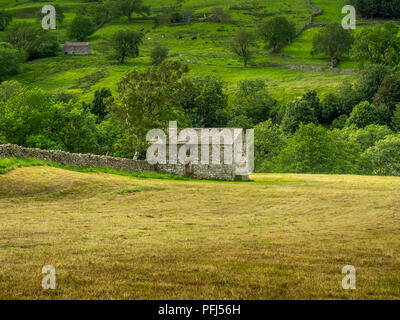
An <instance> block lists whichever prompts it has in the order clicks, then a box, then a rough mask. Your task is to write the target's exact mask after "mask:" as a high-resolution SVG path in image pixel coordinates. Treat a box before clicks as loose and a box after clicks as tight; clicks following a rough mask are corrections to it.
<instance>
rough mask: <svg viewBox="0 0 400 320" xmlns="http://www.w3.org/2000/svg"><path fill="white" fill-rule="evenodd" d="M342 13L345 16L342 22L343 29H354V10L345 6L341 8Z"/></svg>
mask: <svg viewBox="0 0 400 320" xmlns="http://www.w3.org/2000/svg"><path fill="white" fill-rule="evenodd" d="M342 13H343V14H347V15H346V16H345V17H344V18H343V20H342V27H343V29H346V30H349V29H353V30H354V29H355V28H356V22H357V20H356V19H357V17H356V8H354V7H353V6H350V5H347V6H344V7H343V8H342Z"/></svg>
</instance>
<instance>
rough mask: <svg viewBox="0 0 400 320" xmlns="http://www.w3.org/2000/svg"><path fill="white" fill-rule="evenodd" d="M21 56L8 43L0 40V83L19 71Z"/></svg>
mask: <svg viewBox="0 0 400 320" xmlns="http://www.w3.org/2000/svg"><path fill="white" fill-rule="evenodd" d="M22 61H23V58H22V56H21V54H20V52H19V51H18V50H16V49H14V48H13V47H12V46H11V45H10V44H8V43H4V42H3V43H2V42H0V83H1V82H2V81H4V80H6V79H7V78H8V77H10V76H13V75H15V74H17V73H19V72H20V71H21V63H22Z"/></svg>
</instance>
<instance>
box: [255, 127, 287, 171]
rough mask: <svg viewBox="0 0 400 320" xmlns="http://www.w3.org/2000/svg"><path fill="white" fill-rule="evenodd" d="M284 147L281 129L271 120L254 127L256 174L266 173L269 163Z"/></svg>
mask: <svg viewBox="0 0 400 320" xmlns="http://www.w3.org/2000/svg"><path fill="white" fill-rule="evenodd" d="M285 145H286V137H285V134H284V132H283V131H282V129H281V127H280V126H279V125H277V124H274V123H273V122H272V121H271V119H268V120H267V121H264V122H261V123H259V124H258V125H256V126H255V127H254V148H255V149H254V156H255V167H256V170H257V171H258V172H268V171H269V170H270V169H271V168H270V167H271V163H270V161H271V160H272V159H273V158H274V157H276V156H278V155H279V153H280V151H281V150H282V149H283V147H284V146H285Z"/></svg>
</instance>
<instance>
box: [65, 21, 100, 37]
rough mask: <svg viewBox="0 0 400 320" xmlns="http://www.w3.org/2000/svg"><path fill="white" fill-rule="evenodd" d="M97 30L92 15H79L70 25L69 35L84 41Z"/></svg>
mask: <svg viewBox="0 0 400 320" xmlns="http://www.w3.org/2000/svg"><path fill="white" fill-rule="evenodd" d="M95 31H96V25H95V22H94V21H93V18H92V17H89V16H82V15H77V16H76V17H75V18H74V19H73V20H72V21H71V24H70V25H69V27H68V37H69V38H70V39H73V40H78V41H84V40H86V39H87V38H88V37H90V36H91V35H92V34H93V33H94V32H95Z"/></svg>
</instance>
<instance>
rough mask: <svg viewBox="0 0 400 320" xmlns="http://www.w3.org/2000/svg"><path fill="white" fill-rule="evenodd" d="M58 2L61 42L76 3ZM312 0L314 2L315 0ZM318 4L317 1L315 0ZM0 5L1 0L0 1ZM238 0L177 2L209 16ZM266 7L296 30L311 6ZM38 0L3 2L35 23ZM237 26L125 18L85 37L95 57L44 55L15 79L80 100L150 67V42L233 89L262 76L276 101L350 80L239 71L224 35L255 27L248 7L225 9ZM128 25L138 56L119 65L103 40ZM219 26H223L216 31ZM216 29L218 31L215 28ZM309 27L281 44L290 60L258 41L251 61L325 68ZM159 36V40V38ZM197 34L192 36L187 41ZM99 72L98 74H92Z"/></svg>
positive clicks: (333, 10) (331, 11)
mask: <svg viewBox="0 0 400 320" xmlns="http://www.w3.org/2000/svg"><path fill="white" fill-rule="evenodd" d="M56 2H57V3H59V4H60V5H62V6H63V7H64V9H65V11H66V19H65V23H64V26H60V27H59V28H58V30H57V31H56V32H57V33H58V36H59V39H60V41H67V40H68V39H67V37H66V30H65V26H66V25H68V23H69V22H70V21H71V19H72V18H73V17H74V12H75V10H76V8H77V6H78V5H80V1H79V0H77V1H71V0H65V1H63V0H59V1H56ZM148 2H149V3H150V4H151V6H152V7H153V8H154V9H157V8H161V7H162V6H166V5H168V4H172V3H173V1H171V0H169V2H168V3H167V2H166V1H161V0H157V1H148ZM317 2H318V1H317ZM320 2H321V1H320ZM3 3H5V1H4V0H3ZM241 3H243V1H241V0H235V1H231V2H229V4H227V2H226V1H221V0H202V1H194V0H186V1H184V2H183V8H184V9H192V10H194V12H195V13H196V14H200V15H203V14H204V13H206V14H209V13H210V12H211V10H212V8H214V7H224V8H225V9H226V10H229V8H230V6H233V5H238V4H241ZM258 3H259V4H260V5H264V6H266V8H264V9H261V10H257V12H259V11H264V12H267V13H271V14H276V15H277V14H281V15H286V16H288V17H289V18H290V19H292V20H294V21H295V22H296V23H297V26H298V28H300V27H301V26H303V25H304V24H306V23H307V22H308V16H309V15H310V14H311V13H312V12H313V10H311V9H309V8H307V6H306V0H290V1H289V0H285V1H281V0H271V1H268V2H267V3H264V2H260V1H259V2H258ZM42 5H43V3H25V4H22V5H17V6H15V5H14V1H11V0H10V1H8V8H9V10H12V11H13V12H14V14H15V15H16V17H17V18H16V19H15V22H18V21H31V22H33V21H35V20H34V19H33V13H34V12H35V11H36V10H38V7H40V6H42ZM320 5H321V7H322V8H323V9H324V16H323V17H320V18H319V19H322V20H323V19H325V17H326V19H328V20H332V19H333V17H338V15H337V5H336V6H335V5H334V3H333V1H329V2H327V3H323V4H320ZM229 11H230V13H231V14H232V16H233V18H234V20H235V21H239V24H238V25H233V24H217V23H203V22H196V21H194V22H193V23H192V24H190V25H185V24H183V25H176V26H162V27H158V28H156V29H152V27H153V23H152V22H150V21H138V22H135V23H133V24H126V23H125V22H123V21H121V22H114V23H112V24H108V25H106V26H105V27H104V28H102V29H100V30H99V31H97V32H96V33H95V34H94V35H93V36H92V37H91V38H90V39H89V40H90V42H91V44H92V47H93V51H94V53H95V54H97V55H99V57H98V58H96V57H63V56H61V57H57V58H51V59H44V60H38V61H33V62H30V63H27V64H26V66H25V72H24V73H23V74H21V75H18V76H17V77H15V79H16V80H19V81H21V82H23V83H25V84H28V85H32V84H33V85H38V86H40V87H42V88H44V89H47V90H50V91H56V90H58V89H63V90H71V91H74V92H76V93H79V94H82V98H83V99H84V100H89V99H91V98H92V94H93V91H94V90H96V89H97V88H99V87H103V86H106V87H110V88H112V89H114V88H115V84H116V82H117V81H118V79H119V78H120V77H121V75H122V74H123V73H124V72H125V71H126V70H127V69H129V68H131V67H132V66H134V65H135V66H138V67H139V68H145V67H146V66H148V65H150V59H149V53H150V50H151V48H152V47H153V46H154V44H155V43H156V42H159V43H161V44H163V45H165V46H167V47H169V48H170V53H176V54H181V57H180V58H177V59H180V60H182V61H188V60H192V61H196V62H202V63H207V65H191V73H192V74H214V75H217V76H220V77H222V78H223V79H224V80H226V81H227V82H228V85H229V89H233V88H234V86H235V84H236V82H237V81H238V80H242V79H252V78H261V79H265V80H267V82H268V83H269V86H270V91H271V93H272V94H273V95H274V96H275V97H276V98H278V99H279V100H283V101H287V100H290V99H292V98H294V97H296V96H298V95H300V94H302V93H304V92H305V91H306V90H308V89H316V90H317V91H318V92H320V93H326V92H330V91H333V90H335V88H336V87H337V86H338V85H339V84H340V83H341V82H343V81H344V80H345V79H354V76H349V75H341V74H332V73H331V72H328V71H322V72H316V71H302V70H288V69H284V68H279V67H278V68H277V67H274V68H271V67H252V68H249V69H248V70H244V69H243V68H242V67H241V62H240V61H238V60H237V59H236V58H235V56H234V55H233V54H232V53H231V52H230V51H229V50H227V49H226V47H227V43H228V41H229V39H230V37H231V36H232V35H233V34H234V33H235V31H236V30H237V29H238V28H239V27H244V28H255V26H256V24H254V23H252V22H253V21H255V20H257V18H255V17H253V16H251V15H249V13H251V11H246V10H229ZM126 28H131V29H135V30H140V29H141V28H145V30H146V31H147V32H148V33H147V34H146V39H145V41H144V44H143V46H142V49H141V57H139V58H138V59H135V60H129V61H128V64H127V65H125V66H120V65H118V64H116V63H114V62H110V61H109V60H108V59H107V55H108V53H109V45H108V43H107V39H108V38H109V37H110V36H111V34H112V33H113V32H114V31H115V30H118V29H126ZM220 29H224V30H223V31H221V30H220ZM218 30H220V31H218ZM313 32H315V31H314V30H313V31H310V32H307V33H305V34H304V35H302V36H301V37H300V38H299V39H297V40H296V41H294V43H293V44H292V45H291V46H289V47H287V48H285V49H284V51H283V53H285V54H288V55H290V56H291V57H293V58H279V57H275V58H274V57H268V56H267V55H266V51H265V50H264V49H263V48H262V46H263V45H262V43H259V48H258V49H256V50H255V55H254V59H253V63H255V64H256V63H261V62H278V63H281V64H284V65H287V64H295V65H296V64H297V65H315V66H322V67H324V68H327V67H328V65H329V62H328V60H327V59H326V58H325V57H323V56H317V57H313V56H311V55H310V49H311V39H312V37H311V35H312V34H313ZM162 35H165V38H163V37H162ZM179 35H183V36H184V40H178V36H179ZM193 36H197V37H198V40H191V38H192V37H193ZM341 67H344V68H349V69H351V68H354V67H355V66H354V63H352V62H350V61H344V62H343V63H342V64H341ZM99 70H101V71H102V73H101V74H99V73H97V72H98V71H99Z"/></svg>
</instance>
